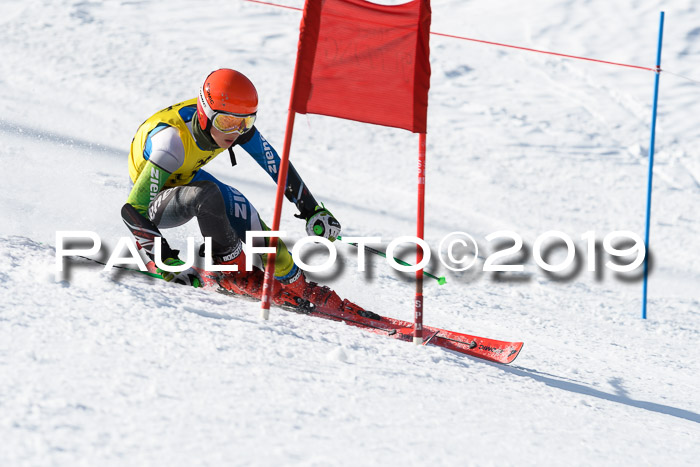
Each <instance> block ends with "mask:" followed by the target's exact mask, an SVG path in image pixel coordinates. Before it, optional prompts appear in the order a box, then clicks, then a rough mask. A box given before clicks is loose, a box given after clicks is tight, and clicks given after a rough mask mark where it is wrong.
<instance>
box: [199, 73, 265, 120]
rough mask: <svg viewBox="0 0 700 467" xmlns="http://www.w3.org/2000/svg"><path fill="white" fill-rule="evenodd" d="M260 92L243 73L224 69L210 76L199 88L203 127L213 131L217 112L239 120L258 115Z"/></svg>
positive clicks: (200, 115) (200, 113)
mask: <svg viewBox="0 0 700 467" xmlns="http://www.w3.org/2000/svg"><path fill="white" fill-rule="evenodd" d="M257 111H258V92H257V91H256V90H255V86H253V83H251V81H250V80H249V79H248V78H246V76H245V75H244V74H243V73H239V72H238V71H236V70H231V69H229V68H221V69H219V70H216V71H213V72H211V73H209V76H207V78H206V79H205V80H204V83H203V84H202V86H201V87H200V88H199V98H198V99H197V118H198V119H199V125H200V126H201V127H202V128H203V129H204V130H207V131H209V129H210V128H211V124H212V119H213V118H214V116H215V115H216V113H217V112H221V113H226V114H234V115H236V116H248V115H251V116H252V115H255V113H256V112H257Z"/></svg>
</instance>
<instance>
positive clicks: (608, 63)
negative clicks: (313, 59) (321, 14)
mask: <svg viewBox="0 0 700 467" xmlns="http://www.w3.org/2000/svg"><path fill="white" fill-rule="evenodd" d="M244 1H246V2H251V3H260V4H261V5H270V6H276V7H280V8H287V9H289V10H296V11H304V10H303V8H297V7H293V6H287V5H280V4H278V3H271V2H263V1H261V0H244ZM430 34H433V35H435V36H442V37H449V38H451V39H460V40H463V41H471V42H479V43H481V44H488V45H495V46H499V47H508V48H511V49H518V50H525V51H527V52H537V53H540V54H547V55H555V56H557V57H564V58H573V59H576V60H587V61H589V62H596V63H604V64H606V65H616V66H622V67H627V68H636V69H638V70H646V71H654V72H656V73H659V72H660V71H661V70H660V69H657V68H656V67H653V68H650V67H646V66H638V65H628V64H626V63H618V62H609V61H606V60H598V59H596V58H588V57H579V56H578V55H568V54H562V53H558V52H549V51H547V50H538V49H531V48H529V47H520V46H517V45H510V44H502V43H500V42H490V41H484V40H480V39H472V38H470V37H463V36H455V35H452V34H443V33H440V32H432V31H431V32H430Z"/></svg>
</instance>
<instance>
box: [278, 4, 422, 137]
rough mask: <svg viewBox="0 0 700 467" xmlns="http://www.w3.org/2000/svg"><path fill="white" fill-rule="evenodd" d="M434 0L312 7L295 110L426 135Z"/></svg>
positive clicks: (302, 42)
mask: <svg viewBox="0 0 700 467" xmlns="http://www.w3.org/2000/svg"><path fill="white" fill-rule="evenodd" d="M430 15H431V11H430V2H429V0H413V1H411V2H408V3H404V4H402V5H395V6H387V5H377V4H375V3H370V2H367V1H364V0H306V5H305V6H304V16H303V18H302V21H301V27H300V29H301V32H300V35H299V50H298V53H297V63H296V75H295V80H294V89H293V90H292V103H291V106H292V110H293V111H295V112H298V113H302V114H306V113H313V114H320V115H329V116H332V117H340V118H346V119H349V120H356V121H359V122H365V123H373V124H377V125H384V126H391V127H397V128H404V129H406V130H409V131H412V132H414V133H425V132H426V126H427V125H426V121H427V114H428V89H429V88H430V61H429V53H430V49H429V44H428V38H429V34H430Z"/></svg>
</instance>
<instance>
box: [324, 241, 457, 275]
mask: <svg viewBox="0 0 700 467" xmlns="http://www.w3.org/2000/svg"><path fill="white" fill-rule="evenodd" d="M338 240H341V241H342V240H343V237H341V236H338ZM345 243H347V244H348V245H352V246H354V247H355V248H359V247H358V245H357V243H351V242H345ZM364 249H365V251H369V252H370V253H374V254H375V255H379V256H381V257H382V258H386V253H384V252H383V251H379V250H375V249H374V248H372V247H369V246H367V245H364ZM394 261H396V262H397V263H399V264H401V265H402V266H413V264H410V263H407V262H406V261H404V260H402V259H399V258H396V257H394ZM423 274H424V275H426V276H428V277H430V278H432V279H435V280H436V281H437V283H438V284H440V285H443V284H445V282H447V280H446V279H445V276H440V277H437V276H435V275H434V274H431V273H429V272H428V271H423Z"/></svg>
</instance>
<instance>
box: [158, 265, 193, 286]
mask: <svg viewBox="0 0 700 467" xmlns="http://www.w3.org/2000/svg"><path fill="white" fill-rule="evenodd" d="M163 264H165V265H167V266H182V265H183V264H185V262H184V261H182V260H180V258H168V259H166V260H165V261H163ZM156 271H157V272H158V274H160V275H161V277H162V278H163V279H165V280H166V281H168V282H174V283H176V284H182V285H191V286H192V287H201V286H202V280H201V279H200V277H199V273H198V272H197V270H196V269H194V268H188V269H185V270H184V271H180V272H171V271H165V270H163V269H160V268H158V269H156Z"/></svg>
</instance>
